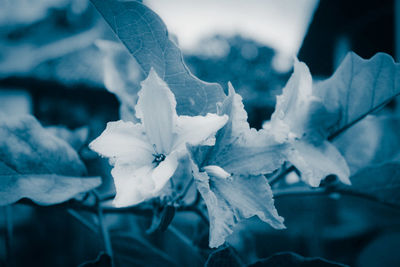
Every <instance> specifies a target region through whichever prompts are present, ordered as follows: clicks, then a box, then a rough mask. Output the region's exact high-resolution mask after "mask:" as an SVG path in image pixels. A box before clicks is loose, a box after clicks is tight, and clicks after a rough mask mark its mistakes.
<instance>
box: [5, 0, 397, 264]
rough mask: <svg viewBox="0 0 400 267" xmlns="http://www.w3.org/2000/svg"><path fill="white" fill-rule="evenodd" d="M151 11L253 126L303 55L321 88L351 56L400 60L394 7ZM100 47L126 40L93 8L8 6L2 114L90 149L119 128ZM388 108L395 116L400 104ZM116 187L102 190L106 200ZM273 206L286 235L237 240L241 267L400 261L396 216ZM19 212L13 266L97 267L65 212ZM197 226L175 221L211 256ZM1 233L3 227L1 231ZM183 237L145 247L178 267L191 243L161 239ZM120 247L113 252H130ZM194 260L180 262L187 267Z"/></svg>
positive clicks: (80, 1) (296, 1) (323, 3)
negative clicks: (232, 94) (276, 257)
mask: <svg viewBox="0 0 400 267" xmlns="http://www.w3.org/2000/svg"><path fill="white" fill-rule="evenodd" d="M144 3H145V4H148V5H149V6H150V7H151V8H152V9H153V10H155V11H156V12H157V13H158V14H159V15H160V16H161V18H162V19H163V20H164V22H165V23H166V25H167V27H168V29H169V30H170V33H171V34H172V36H173V38H174V39H175V40H176V41H177V43H178V44H179V46H180V47H181V48H182V51H183V53H184V60H185V62H186V64H187V65H188V67H189V68H190V70H191V71H192V72H193V73H194V75H196V76H197V77H198V78H200V79H201V80H204V81H207V82H218V83H220V84H221V85H222V86H223V87H224V88H225V89H226V88H227V83H228V82H229V81H230V82H231V83H232V84H233V86H234V87H235V89H236V90H237V92H238V93H240V94H241V95H242V96H243V98H244V104H245V108H246V110H247V112H248V114H249V122H250V124H251V126H252V127H256V128H260V127H261V125H262V122H263V121H265V120H267V119H268V118H269V117H270V115H271V114H272V112H273V110H274V106H275V96H276V95H277V94H280V92H281V89H282V87H283V86H284V85H285V83H286V81H287V80H288V78H289V77H290V74H291V68H292V63H293V57H295V56H297V57H298V58H299V59H300V60H301V61H304V62H305V63H306V64H307V65H308V66H309V68H310V70H311V73H312V74H313V77H314V78H315V79H317V80H318V79H324V78H327V77H329V76H330V75H331V74H332V73H333V71H334V70H335V69H336V67H337V66H338V65H339V64H340V62H341V61H342V59H343V58H344V56H345V55H346V53H347V52H348V51H354V52H356V53H357V54H358V55H360V56H361V57H363V58H369V57H371V56H372V55H374V54H375V53H377V52H385V53H388V54H390V55H391V56H392V57H394V58H395V59H396V61H398V60H399V58H400V1H396V0H386V1H373V0H364V1H361V0H354V1H345V0H337V1H329V0H320V1H318V0H280V1H274V0H264V1H256V0H247V1H244V0H234V1H233V0H221V1H212V0H203V1H194V0H191V1H188V0H170V1H157V0H148V1H144ZM99 39H103V40H108V41H114V42H118V40H117V39H116V37H115V36H114V34H113V33H112V31H111V29H109V27H108V25H106V23H105V22H104V21H103V19H102V18H101V16H100V15H99V14H98V13H97V11H96V10H95V9H94V7H93V6H92V5H91V3H90V2H89V1H88V0H13V1H11V0H0V112H2V113H5V114H7V115H8V116H18V115H21V114H33V115H34V116H35V117H36V118H38V119H39V120H40V122H41V123H42V124H43V125H44V126H54V125H61V126H62V127H65V128H66V129H68V130H71V131H73V130H77V129H81V128H82V127H85V128H86V129H88V140H91V139H93V138H94V137H96V136H97V135H98V134H99V133H100V132H101V131H102V130H103V129H104V127H105V123H106V122H108V121H113V120H118V119H119V112H120V111H119V102H118V100H117V98H116V97H115V95H113V94H111V93H109V92H108V91H107V90H106V84H105V82H104V77H105V70H107V68H106V66H105V65H106V64H105V62H106V59H107V57H109V56H110V54H109V53H110V51H109V50H107V49H105V48H104V46H102V45H99V44H98V41H97V40H99ZM117 45H118V44H117ZM122 50H123V49H122ZM121 53H122V54H123V53H127V52H126V51H124V50H123V51H122V52H121ZM113 60H114V61H115V62H114V64H115V65H117V66H119V67H120V68H121V73H124V74H125V73H126V77H125V78H124V77H123V78H121V79H122V82H123V83H124V84H129V82H132V81H131V80H132V79H135V77H138V76H137V75H136V76H135V75H133V74H132V73H135V71H136V72H137V71H138V70H137V67H136V65H135V64H134V60H133V59H132V60H128V61H129V62H127V59H126V57H123V56H120V57H114V58H113ZM131 61H132V62H131ZM135 68H136V69H135ZM389 109H390V112H392V113H393V114H397V109H398V108H397V107H396V103H395V102H393V103H391V105H390V108H389ZM396 127H397V126H396ZM396 129H398V128H396ZM80 153H81V155H83V156H82V157H83V158H84V159H85V161H86V163H87V165H88V168H89V172H90V174H91V175H99V174H101V175H105V174H106V173H109V168H108V165H107V163H106V162H102V163H103V165H102V166H104V167H103V168H102V169H100V170H99V168H98V166H99V165H98V161H100V160H99V159H97V158H96V156H95V155H93V154H91V153H90V151H88V149H85V148H84V147H82V149H81V150H80ZM91 166H93V167H91ZM109 186H110V185H109V184H107V183H106V185H105V186H104V187H105V190H107V187H109ZM276 204H277V209H278V211H279V213H280V215H281V216H283V217H285V221H286V225H287V228H288V229H287V230H284V231H274V230H271V229H270V227H269V226H268V225H266V224H261V223H260V222H259V221H258V220H256V219H251V220H249V221H248V222H246V223H243V224H241V225H240V226H239V227H238V229H239V231H238V233H237V234H235V235H233V236H232V237H231V239H230V243H231V244H232V246H233V247H234V248H235V249H236V250H237V251H238V252H239V254H240V256H241V257H242V258H243V260H244V261H245V262H250V261H253V260H255V259H257V258H261V257H266V256H269V255H271V254H272V253H275V252H279V251H295V252H297V253H299V254H301V255H303V256H321V257H325V258H327V259H330V260H335V261H338V262H342V263H345V264H349V265H352V266H353V265H355V266H383V265H385V264H386V265H388V266H395V265H392V264H393V263H400V255H398V253H397V250H398V248H399V247H400V224H399V223H400V217H399V213H398V212H397V211H394V210H393V209H391V208H387V207H383V206H381V205H379V204H374V203H372V202H371V203H370V202H367V203H366V202H365V200H358V199H354V198H350V197H341V198H339V199H337V198H324V197H317V196H314V197H301V198H300V197H286V198H278V199H277V200H276ZM13 208H14V213H13V214H14V218H15V229H14V232H15V240H14V252H13V253H14V254H15V255H18V256H23V257H16V265H17V266H24V265H25V264H26V263H29V262H35V264H37V266H75V265H77V264H79V263H80V262H83V261H85V260H88V259H94V258H95V257H96V256H97V253H98V251H99V250H100V249H101V243H99V242H100V241H99V239H98V237H97V236H96V235H94V234H93V233H91V232H90V231H88V230H87V229H86V228H85V227H82V225H80V224H79V223H78V222H76V221H75V220H74V219H73V218H72V217H71V216H69V215H68V214H67V213H65V212H63V211H60V210H56V209H51V208H48V209H47V208H46V209H44V208H43V209H41V208H40V209H37V208H35V209H33V208H29V207H26V206H19V205H16V206H15V207H13ZM109 217H110V218H108V220H109V222H110V225H114V226H115V225H118V227H116V228H118V229H119V228H121V227H122V226H121V225H124V227H128V229H129V231H131V232H132V235H133V236H134V235H135V234H137V235H140V236H142V234H138V232H140V231H138V230H137V229H136V230H135V229H132V226H127V225H129V224H130V222H131V221H132V220H135V222H136V224H134V225H143V224H146V223H149V222H148V221H146V219H143V218H134V217H135V216H133V215H127V216H126V217H125V218H120V217H118V216H115V215H114V216H109ZM131 217H132V218H131ZM200 223H201V222H199V221H198V219H197V218H196V217H193V216H191V215H188V214H183V215H178V216H177V217H176V218H175V219H174V221H173V225H175V226H176V227H178V226H179V227H180V228H182V229H183V230H184V231H186V233H187V234H188V235H189V236H191V237H193V235H194V234H196V235H197V239H198V240H199V241H196V242H198V243H199V244H200V245H201V246H203V247H206V246H207V240H208V238H207V229H206V230H204V228H205V227H204V226H203V227H198V226H193V225H198V224H200ZM4 224H5V222H4V220H0V229H4ZM193 228H196V230H195V231H194V230H193ZM60 229H63V231H60ZM118 229H117V230H118ZM175 234H176V233H175ZM199 236H200V237H199ZM0 238H4V237H3V235H1V237H0ZM163 238H166V239H163ZM175 239H177V238H176V236H174V233H173V231H172V233H170V232H166V233H164V234H163V235H159V236H152V237H150V238H149V237H146V240H147V241H146V242H149V244H151V245H152V246H155V247H156V248H151V249H157V250H160V251H163V253H164V254H165V255H164V254H162V255H164V256H165V257H171V258H176V257H178V255H179V254H182V247H183V246H184V244H181V243H180V242H181V241H168V242H166V241H165V240H175ZM124 242H125V243H123V242H122V243H118V244H116V245H115V246H116V247H118V246H122V247H123V248H124V249H127V248H128V247H131V248H132V245H131V243H129V242H128V243H126V240H124ZM140 242H142V241H140ZM140 242H139V243H138V244H139V245H137V248H134V249H136V250H135V253H139V254H135V255H137V258H139V259H140V258H145V257H148V256H149V255H150V254H146V253H144V252H143V249H139V248H143V247H145V248H146V245H143V244H142V243H140ZM171 242H177V244H178V245H176V246H175V247H174V246H171V245H170V244H171ZM3 244H4V242H1V244H0V256H1V255H2V253H1V251H2V246H3ZM121 244H122V245H121ZM146 244H147V243H146ZM149 244H147V245H149ZM124 245H125V246H124ZM174 248H175V249H174ZM146 249H149V248H146ZM151 249H149V250H151ZM185 250H187V248H185ZM128 252H129V251H127V253H128ZM140 253H142V254H140ZM128 254H129V253H128ZM130 254H132V253H130ZM190 255H191V254H190V252H188V256H187V259H183V260H182V261H181V262H179V263H180V264H185V263H188V262H190V260H191V258H190ZM128 266H129V265H128Z"/></svg>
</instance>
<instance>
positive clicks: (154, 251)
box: [111, 234, 179, 267]
mask: <svg viewBox="0 0 400 267" xmlns="http://www.w3.org/2000/svg"><path fill="white" fill-rule="evenodd" d="M111 241H112V247H113V251H114V261H115V266H116V267H119V266H179V264H178V263H177V262H176V261H175V260H174V259H172V258H170V257H169V256H168V255H167V254H165V253H164V252H163V251H161V250H159V249H158V248H156V247H154V246H153V245H151V244H150V243H149V242H148V241H146V240H144V239H141V240H139V239H137V238H135V237H133V236H128V235H124V234H113V235H112V236H111Z"/></svg>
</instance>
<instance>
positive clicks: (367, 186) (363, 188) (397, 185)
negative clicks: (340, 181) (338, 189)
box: [342, 162, 400, 207]
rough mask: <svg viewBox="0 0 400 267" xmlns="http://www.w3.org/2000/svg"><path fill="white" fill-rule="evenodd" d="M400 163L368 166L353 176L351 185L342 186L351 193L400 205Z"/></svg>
mask: <svg viewBox="0 0 400 267" xmlns="http://www.w3.org/2000/svg"><path fill="white" fill-rule="evenodd" d="M399 177H400V163H398V162H392V163H385V164H381V165H379V166H373V167H367V168H364V169H362V170H360V171H359V172H357V173H356V174H355V175H353V176H352V177H351V183H352V185H351V186H342V189H343V190H345V191H348V192H349V194H353V195H354V194H355V195H358V194H360V195H361V196H363V197H367V198H370V199H371V200H374V201H378V202H382V203H384V204H389V205H394V206H397V207H400V179H399Z"/></svg>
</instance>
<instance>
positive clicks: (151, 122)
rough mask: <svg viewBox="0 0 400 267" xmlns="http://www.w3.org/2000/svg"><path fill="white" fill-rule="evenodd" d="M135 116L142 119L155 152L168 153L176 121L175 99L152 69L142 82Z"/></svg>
mask: <svg viewBox="0 0 400 267" xmlns="http://www.w3.org/2000/svg"><path fill="white" fill-rule="evenodd" d="M141 85H142V88H141V90H140V91H139V93H138V95H139V99H138V103H137V105H136V107H135V110H136V116H137V117H138V118H139V119H140V120H141V121H142V124H143V125H144V127H145V129H146V134H147V136H148V137H149V141H150V143H151V144H152V145H153V146H154V148H155V151H156V153H158V154H168V153H169V152H170V151H171V147H172V141H173V129H174V125H175V123H176V119H177V114H176V110H175V108H176V100H175V96H174V94H173V93H172V92H171V90H170V89H169V88H168V85H167V84H166V83H165V82H164V81H163V80H162V79H161V78H160V77H158V75H157V73H156V72H155V71H154V69H151V70H150V73H149V76H148V77H147V78H146V80H144V81H143V82H142V83H141Z"/></svg>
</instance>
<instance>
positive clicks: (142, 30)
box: [91, 0, 225, 116]
mask: <svg viewBox="0 0 400 267" xmlns="http://www.w3.org/2000/svg"><path fill="white" fill-rule="evenodd" d="M91 1H92V3H93V4H94V5H95V6H96V8H97V9H98V10H99V11H100V13H101V14H102V15H103V17H104V19H105V20H106V21H107V22H108V24H109V25H110V26H111V28H112V29H113V31H114V32H115V33H116V35H117V36H118V38H119V39H120V40H121V41H122V43H124V45H125V46H126V47H127V49H128V50H129V51H130V53H131V54H132V56H134V57H135V59H136V61H137V62H138V63H139V65H140V67H141V69H142V71H143V72H144V76H145V77H147V75H148V74H149V71H150V69H151V67H153V68H154V69H155V70H156V72H157V74H158V75H159V76H160V77H161V78H162V79H163V80H164V81H165V82H166V83H167V84H168V86H169V87H170V88H171V90H172V91H173V93H174V94H175V97H176V100H177V104H178V105H177V112H178V114H180V115H192V116H193V115H199V114H200V115H205V114H206V113H209V112H211V113H215V111H216V103H217V102H219V101H222V100H223V99H224V98H225V94H224V92H223V90H222V88H221V86H220V85H218V84H210V83H205V82H202V81H200V80H199V79H197V78H196V77H194V76H193V75H192V74H191V73H190V71H189V70H188V68H187V67H186V65H185V64H184V62H183V59H182V53H181V51H180V50H179V48H178V47H177V45H176V44H175V43H174V42H173V41H172V40H171V39H170V38H169V35H168V31H167V28H166V26H165V24H164V23H163V21H162V20H161V18H160V17H159V16H158V15H157V14H156V13H154V12H153V11H152V10H150V9H149V8H148V7H146V6H145V5H143V4H141V3H139V2H135V1H132V2H119V1H113V0H91Z"/></svg>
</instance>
